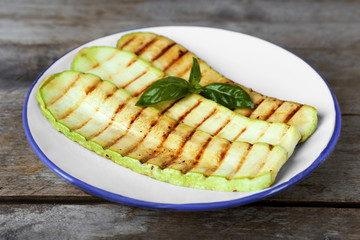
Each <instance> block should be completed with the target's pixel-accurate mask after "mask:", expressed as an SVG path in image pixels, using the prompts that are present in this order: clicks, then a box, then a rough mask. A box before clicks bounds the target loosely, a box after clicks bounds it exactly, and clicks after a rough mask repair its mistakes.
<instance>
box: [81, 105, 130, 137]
mask: <svg viewBox="0 0 360 240" xmlns="http://www.w3.org/2000/svg"><path fill="white" fill-rule="evenodd" d="M125 105H126V104H125V103H123V104H120V105H119V106H118V108H117V109H116V110H115V112H114V114H113V116H112V117H111V120H110V122H109V124H108V125H107V126H106V127H104V129H102V130H101V131H100V132H98V133H96V134H95V135H92V136H90V137H89V138H88V140H91V139H93V138H96V137H97V136H99V135H100V134H101V133H103V132H104V131H105V130H106V129H108V128H109V127H110V126H111V125H112V123H113V121H114V119H115V117H116V115H117V114H118V113H119V112H120V111H121V110H122V109H123V108H124V106H125Z"/></svg>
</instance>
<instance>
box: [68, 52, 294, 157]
mask: <svg viewBox="0 0 360 240" xmlns="http://www.w3.org/2000/svg"><path fill="white" fill-rule="evenodd" d="M72 69H73V70H76V71H81V72H87V73H92V74H96V75H98V76H99V77H100V78H102V79H104V80H109V81H111V82H113V83H114V84H115V85H116V86H117V87H120V88H123V89H125V90H127V91H128V92H129V93H131V94H132V95H133V96H139V95H140V94H141V93H142V92H144V91H145V90H146V89H147V87H148V86H149V85H151V84H152V83H153V82H154V81H156V80H158V79H159V78H163V77H165V74H164V73H163V72H161V71H160V70H159V69H157V68H155V67H153V66H152V65H151V64H149V63H148V62H146V61H145V60H143V59H141V58H139V57H138V56H136V55H135V54H133V53H131V52H127V51H121V50H118V49H116V48H112V47H91V48H84V49H82V50H81V51H80V52H79V53H78V54H77V55H76V57H75V59H74V61H73V63H72ZM154 107H156V108H157V109H158V110H159V111H160V112H161V113H164V114H165V115H167V116H169V117H171V118H173V119H175V120H176V121H179V122H182V123H185V124H187V125H189V126H191V127H193V128H197V129H199V130H202V131H204V132H208V133H210V134H212V135H217V136H220V137H223V138H226V139H228V140H230V141H240V142H249V143H255V142H266V143H268V144H271V145H279V146H281V147H283V148H284V149H285V150H286V151H287V152H288V156H290V155H291V154H292V153H293V151H294V148H295V146H296V144H297V143H298V142H299V140H300V138H301V136H300V134H299V132H298V131H297V130H296V128H295V127H293V126H291V125H288V124H284V123H269V122H267V121H263V120H255V119H250V118H247V117H245V116H242V115H240V114H238V113H235V112H233V111H231V110H230V109H228V108H225V107H223V106H221V105H219V104H217V103H215V102H214V101H211V100H209V99H206V98H204V97H202V96H200V95H197V94H192V95H189V96H187V97H185V98H183V99H180V100H178V101H168V102H163V103H159V104H157V105H155V106H154Z"/></svg>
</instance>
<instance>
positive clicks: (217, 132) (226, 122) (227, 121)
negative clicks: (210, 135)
mask: <svg viewBox="0 0 360 240" xmlns="http://www.w3.org/2000/svg"><path fill="white" fill-rule="evenodd" d="M229 122H231V119H230V118H229V119H228V120H226V121H225V123H224V124H223V125H222V126H221V127H220V128H219V129H218V130H216V132H215V133H214V135H215V136H216V135H218V134H219V132H221V130H223V129H224V127H226V125H228V124H229Z"/></svg>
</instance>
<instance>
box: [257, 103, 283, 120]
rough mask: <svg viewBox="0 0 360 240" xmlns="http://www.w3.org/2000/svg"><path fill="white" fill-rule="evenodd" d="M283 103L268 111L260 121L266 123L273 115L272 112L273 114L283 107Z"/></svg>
mask: <svg viewBox="0 0 360 240" xmlns="http://www.w3.org/2000/svg"><path fill="white" fill-rule="evenodd" d="M283 103H284V102H283V101H281V102H280V103H279V104H278V105H276V106H275V107H274V108H273V109H271V111H270V112H269V113H268V114H267V115H265V116H264V117H263V119H262V120H264V121H267V120H268V119H269V118H270V117H271V116H272V115H273V114H274V112H275V111H276V110H277V109H278V108H279V107H280V106H281V105H283Z"/></svg>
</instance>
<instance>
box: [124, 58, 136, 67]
mask: <svg viewBox="0 0 360 240" xmlns="http://www.w3.org/2000/svg"><path fill="white" fill-rule="evenodd" d="M137 60H138V59H137V57H134V58H132V59H131V60H130V62H129V63H128V64H127V65H126V68H129V67H130V66H131V65H133V64H134V63H135V62H136V61H137Z"/></svg>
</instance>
